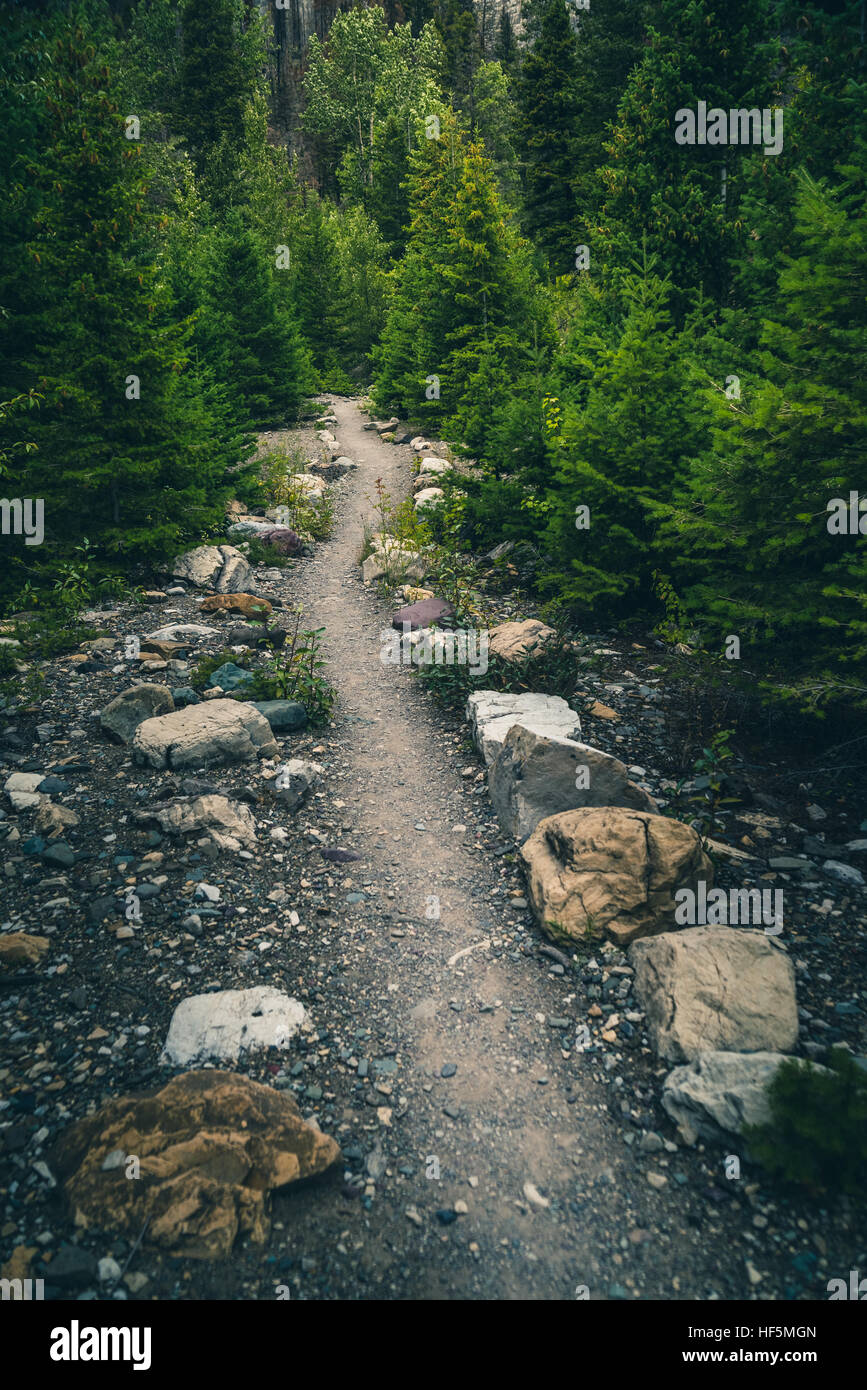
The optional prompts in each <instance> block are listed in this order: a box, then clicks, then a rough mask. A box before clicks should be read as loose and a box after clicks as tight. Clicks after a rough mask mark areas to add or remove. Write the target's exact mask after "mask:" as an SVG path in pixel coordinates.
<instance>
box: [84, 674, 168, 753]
mask: <svg viewBox="0 0 867 1390" xmlns="http://www.w3.org/2000/svg"><path fill="white" fill-rule="evenodd" d="M174 707H175V702H174V700H173V699H172V695H171V691H169V690H167V689H166V687H165V686H164V685H148V684H144V685H133V686H131V687H130V689H129V690H123V691H121V693H120V695H116V696H115V697H114V699H113V700H110V701H109V703H108V704H107V705H106V707H105V709H104V710H103V711H102V713H101V714H100V716H99V724H100V728H101V729H102V731H103V733H105V734H108V737H109V738H111V739H113V740H114V741H115V743H131V742H132V736H133V734H134V733H135V731H136V729H137V728H138V726H139V724H143V723H144V721H145V720H146V719H153V718H154V717H155V716H156V715H160V714H169V713H171V711H172V710H173V709H174Z"/></svg>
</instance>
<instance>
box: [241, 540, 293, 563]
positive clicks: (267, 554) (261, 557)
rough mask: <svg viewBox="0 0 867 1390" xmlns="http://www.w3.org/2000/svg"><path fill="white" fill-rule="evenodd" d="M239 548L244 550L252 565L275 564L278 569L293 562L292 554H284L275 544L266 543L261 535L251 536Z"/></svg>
mask: <svg viewBox="0 0 867 1390" xmlns="http://www.w3.org/2000/svg"><path fill="white" fill-rule="evenodd" d="M238 549H239V550H242V551H243V552H244V554H245V555H246V557H247V559H248V560H249V561H250V564H251V565H274V566H275V567H276V568H278V569H285V568H286V566H288V565H291V564H292V556H291V555H284V554H283V552H282V550H278V549H277V547H276V546H274V545H266V544H265V542H264V541H263V540H261V539H260V537H259V536H250V537H249V539H248V540H246V541H244V542H243V543H242V544H241V545H239V546H238Z"/></svg>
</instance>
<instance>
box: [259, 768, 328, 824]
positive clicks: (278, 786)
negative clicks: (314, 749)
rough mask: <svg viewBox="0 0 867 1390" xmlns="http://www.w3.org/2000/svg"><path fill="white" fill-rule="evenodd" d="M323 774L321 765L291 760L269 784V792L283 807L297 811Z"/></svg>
mask: <svg viewBox="0 0 867 1390" xmlns="http://www.w3.org/2000/svg"><path fill="white" fill-rule="evenodd" d="M321 772H322V768H321V767H320V765H319V763H313V762H308V761H307V760H306V759H304V758H291V759H290V760H289V762H288V763H283V765H282V766H281V767H280V768H279V769H278V771H277V773H276V774H275V776H274V777H273V778H272V779H271V780H270V781H269V782H268V783H267V786H268V790H269V791H270V792H271V793H272V795H273V796H274V797H275V799H276V800H277V801H279V802H280V803H281V805H283V806H286V807H287V808H288V810H290V811H296V810H297V809H298V807H299V806H300V805H301V804H302V802H304V801H305V800H306V799H307V797H308V796H309V795H310V792H311V791H312V790H313V787H314V786H315V785H316V781H317V778H318V777H319V775H320V773H321Z"/></svg>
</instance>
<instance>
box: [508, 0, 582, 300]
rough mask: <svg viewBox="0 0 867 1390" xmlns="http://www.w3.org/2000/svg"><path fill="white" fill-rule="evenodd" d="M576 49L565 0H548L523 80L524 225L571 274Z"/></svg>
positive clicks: (519, 135)
mask: <svg viewBox="0 0 867 1390" xmlns="http://www.w3.org/2000/svg"><path fill="white" fill-rule="evenodd" d="M576 53H577V46H576V40H575V34H574V32H573V29H572V23H571V20H570V18H569V12H568V10H567V8H566V4H565V0H549V3H548V5H547V7H546V9H545V11H544V14H543V16H542V24H541V31H540V34H539V40H538V43H537V44H536V45H535V46H534V47H533V48H532V49H531V51H530V52H529V54H528V55H527V56H526V57H525V59H524V63H523V67H522V69H521V75H520V80H519V82H518V88H517V100H518V112H519V119H518V122H517V128H516V144H517V149H518V155H519V158H520V159H521V161H522V165H523V173H524V226H525V229H526V231H527V234H528V236H529V237H530V239H531V240H532V241H533V242H534V244H535V245H536V246H538V247H540V248H541V249H542V250H543V251H544V253H545V255H546V256H547V257H548V260H549V262H550V265H551V269H552V271H553V272H554V273H555V274H566V273H567V271H569V270H571V269H572V268H573V266H574V261H575V253H574V250H573V247H574V244H575V227H576V222H577V209H576V205H575V195H574V191H573V179H574V174H575V154H574V149H575V136H576V122H577V118H578V104H577V92H576V72H577V68H576Z"/></svg>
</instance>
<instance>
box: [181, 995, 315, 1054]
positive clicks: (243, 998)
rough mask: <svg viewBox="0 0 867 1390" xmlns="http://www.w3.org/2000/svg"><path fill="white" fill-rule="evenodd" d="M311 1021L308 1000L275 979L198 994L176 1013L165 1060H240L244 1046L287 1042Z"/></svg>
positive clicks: (254, 1048)
mask: <svg viewBox="0 0 867 1390" xmlns="http://www.w3.org/2000/svg"><path fill="white" fill-rule="evenodd" d="M306 1021H307V1011H306V1009H305V1008H304V1005H303V1004H301V1003H299V1002H298V1000H297V999H292V998H290V996H289V995H288V994H284V993H283V992H282V991H281V990H279V989H274V988H273V987H272V986H271V985H256V986H254V987H253V988H252V989H224V990H220V991H219V992H218V993H216V994H194V995H191V996H190V997H189V998H188V999H182V1000H181V1002H180V1004H178V1006H177V1008H176V1009H175V1011H174V1013H173V1014H172V1021H171V1023H170V1024H169V1031H168V1036H167V1037H166V1043H165V1047H164V1049H163V1053H162V1057H161V1059H160V1060H161V1061H162V1062H164V1063H167V1064H169V1065H171V1066H176V1067H188V1066H191V1065H194V1064H195V1063H198V1062H211V1061H213V1062H237V1061H238V1060H239V1058H240V1056H241V1054H242V1053H243V1052H253V1051H255V1052H260V1051H262V1050H263V1049H264V1048H269V1047H274V1048H278V1049H280V1048H282V1049H285V1048H287V1047H288V1046H289V1043H290V1041H291V1039H292V1038H294V1036H295V1034H296V1033H297V1032H298V1030H299V1028H300V1027H301V1025H302V1024H303V1023H305V1022H306Z"/></svg>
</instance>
